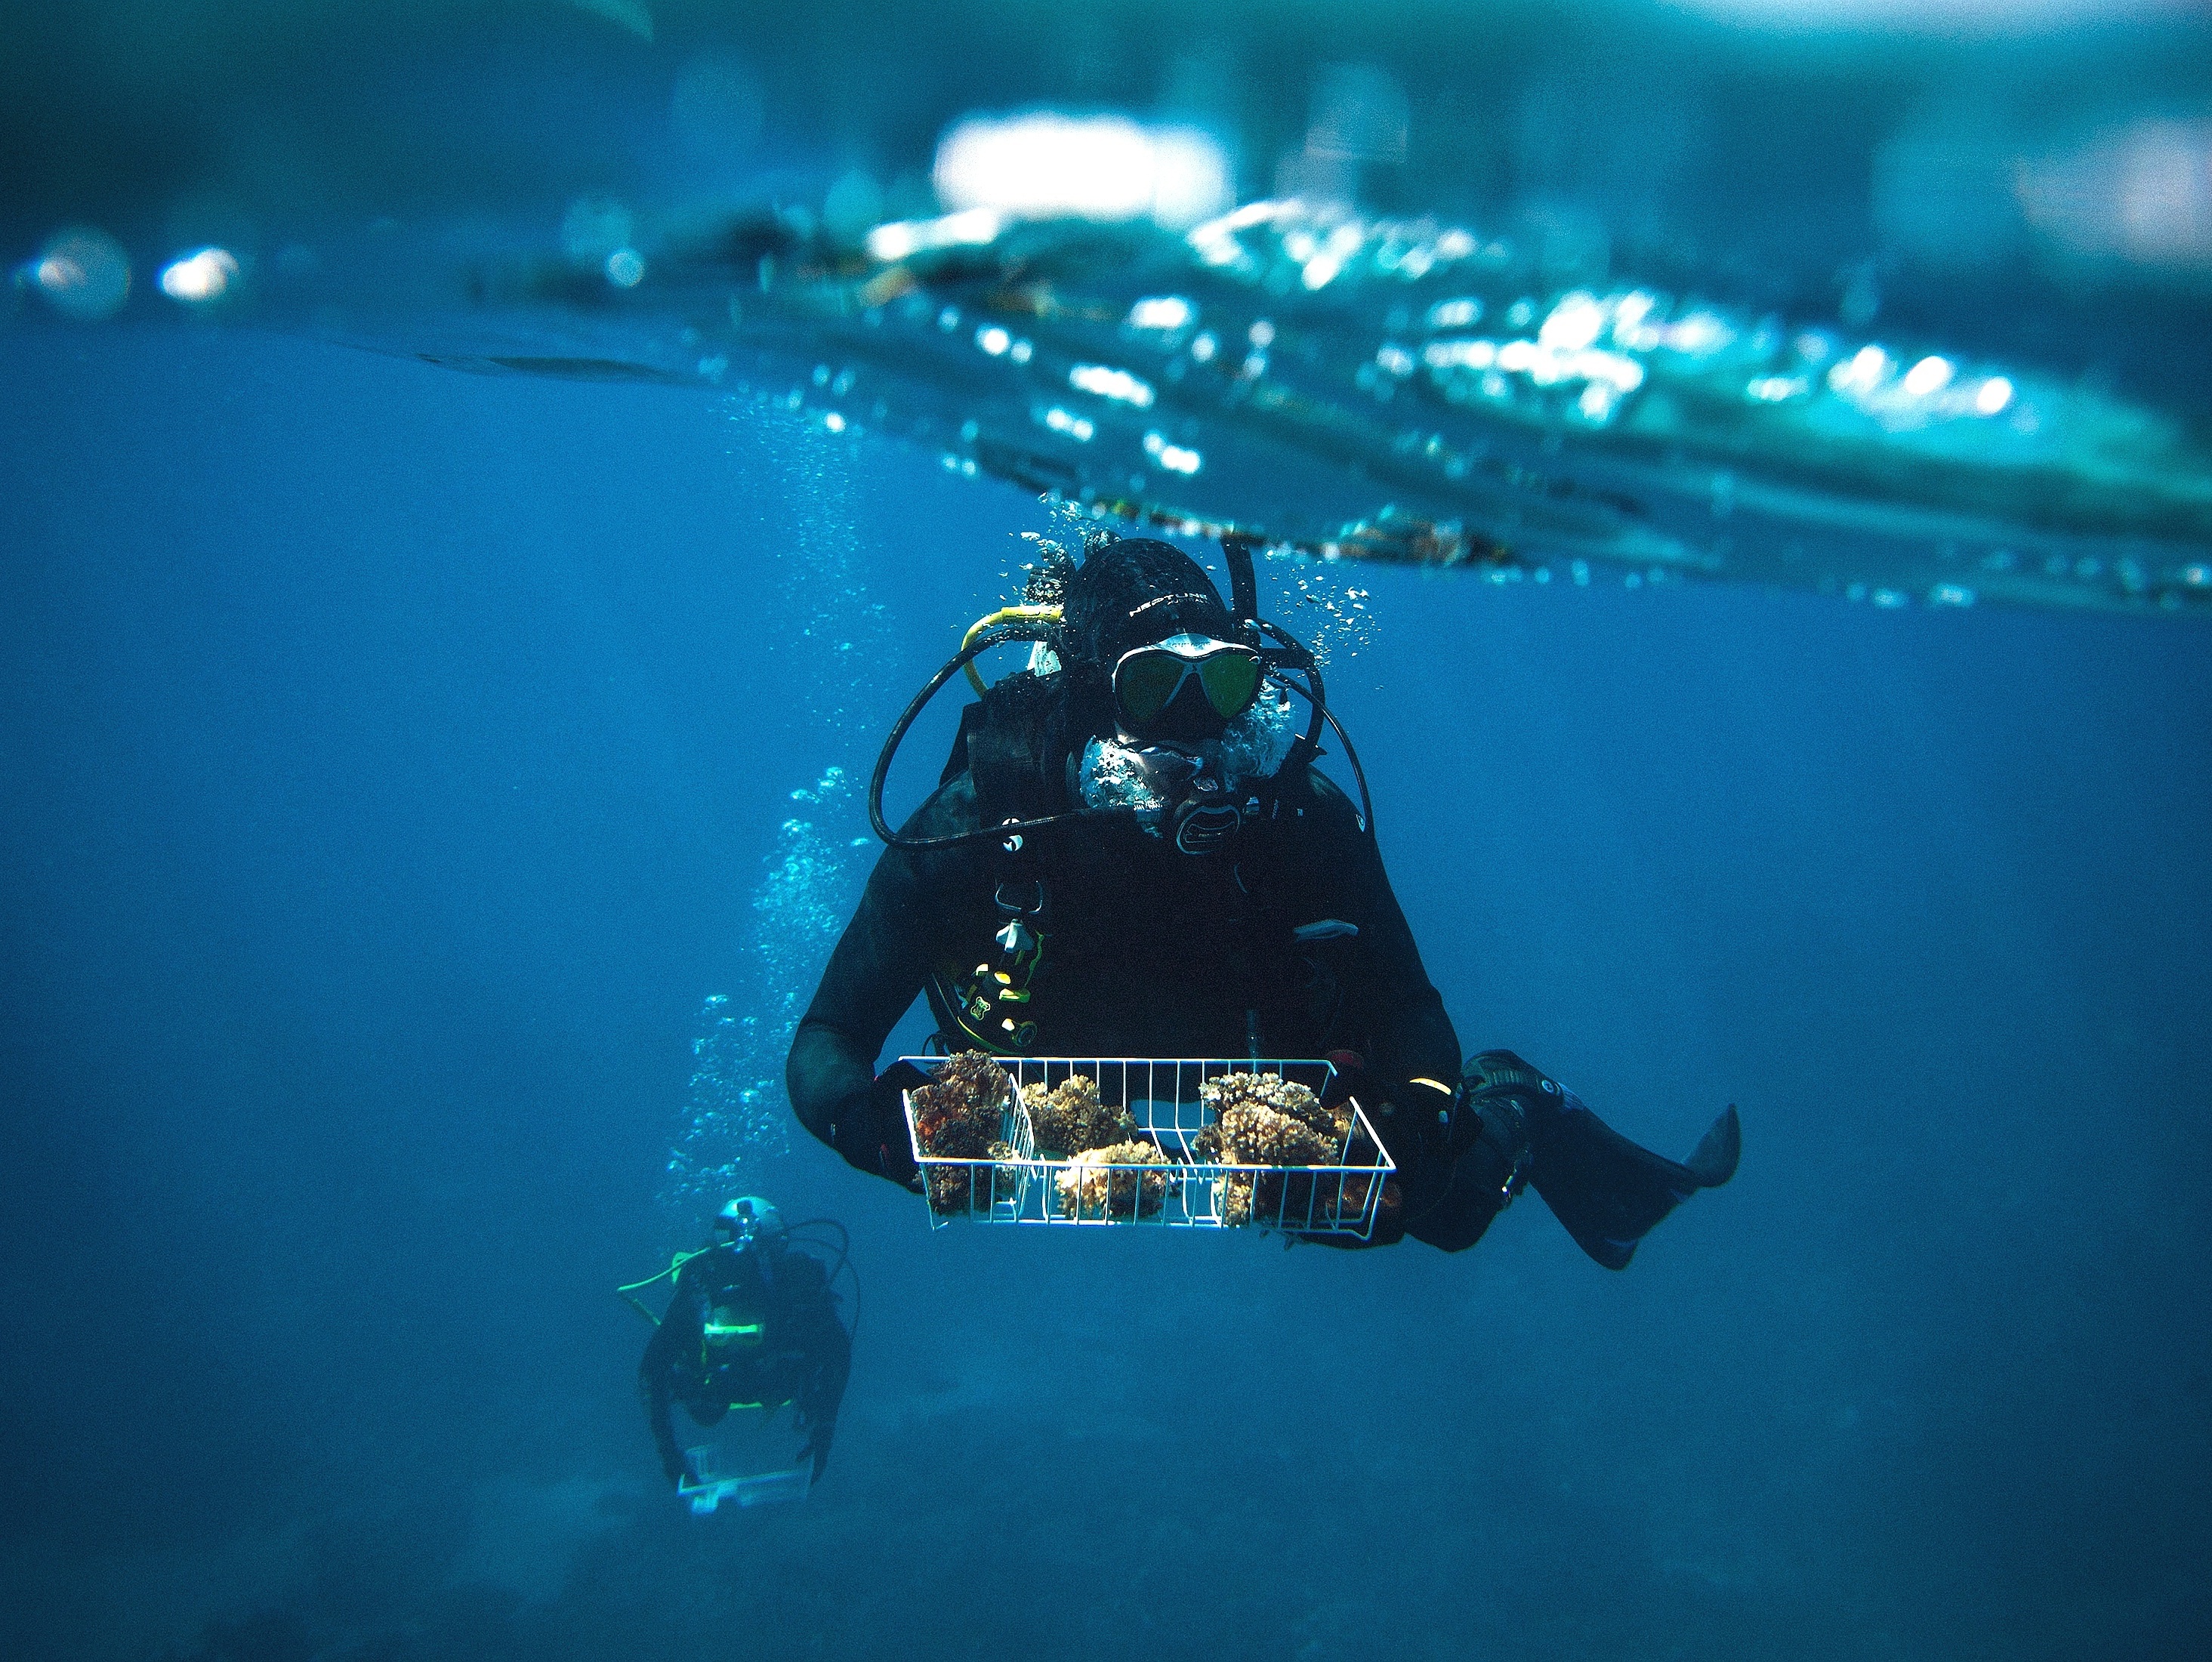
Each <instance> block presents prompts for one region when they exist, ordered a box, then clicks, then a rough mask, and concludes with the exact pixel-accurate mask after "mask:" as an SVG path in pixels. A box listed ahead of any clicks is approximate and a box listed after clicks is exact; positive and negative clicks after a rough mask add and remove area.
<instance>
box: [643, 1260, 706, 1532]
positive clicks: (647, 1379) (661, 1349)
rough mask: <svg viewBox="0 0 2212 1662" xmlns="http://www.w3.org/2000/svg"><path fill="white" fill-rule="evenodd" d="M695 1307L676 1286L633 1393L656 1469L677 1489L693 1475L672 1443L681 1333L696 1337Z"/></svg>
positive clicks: (681, 1356)
mask: <svg viewBox="0 0 2212 1662" xmlns="http://www.w3.org/2000/svg"><path fill="white" fill-rule="evenodd" d="M696 1303H697V1300H696V1295H693V1296H687V1295H686V1291H685V1289H684V1287H683V1286H682V1285H681V1284H680V1283H679V1284H678V1288H677V1291H676V1296H675V1297H674V1298H672V1299H671V1300H670V1301H668V1313H667V1314H666V1315H665V1316H664V1317H662V1318H661V1322H660V1325H659V1326H658V1327H656V1328H654V1329H653V1337H652V1338H651V1339H649V1340H647V1343H646V1347H645V1359H644V1360H643V1361H642V1362H640V1363H639V1364H638V1368H637V1393H638V1395H639V1396H640V1397H641V1398H643V1399H644V1401H645V1417H646V1422H647V1425H649V1426H650V1427H651V1428H653V1447H655V1448H657V1449H658V1450H659V1452H660V1469H661V1470H662V1471H665V1473H667V1474H668V1481H669V1482H670V1483H671V1484H673V1485H674V1486H676V1487H677V1488H679V1489H680V1488H682V1487H683V1484H684V1479H685V1478H686V1477H690V1476H692V1475H693V1473H692V1471H691V1467H690V1460H689V1459H687V1458H686V1456H685V1455H684V1451H683V1450H682V1449H681V1448H679V1447H678V1446H677V1442H676V1422H675V1405H676V1374H677V1370H678V1368H681V1367H682V1366H683V1362H684V1356H683V1346H684V1333H685V1332H686V1331H687V1330H688V1331H690V1332H691V1333H692V1334H693V1335H694V1336H695V1337H696V1333H697V1331H698V1321H697V1312H696Z"/></svg>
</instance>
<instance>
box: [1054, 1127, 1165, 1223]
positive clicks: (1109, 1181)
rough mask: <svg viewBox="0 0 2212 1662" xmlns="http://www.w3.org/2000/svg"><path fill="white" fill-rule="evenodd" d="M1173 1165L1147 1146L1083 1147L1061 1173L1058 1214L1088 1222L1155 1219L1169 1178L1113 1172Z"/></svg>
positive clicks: (1158, 1173)
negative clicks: (1132, 1168)
mask: <svg viewBox="0 0 2212 1662" xmlns="http://www.w3.org/2000/svg"><path fill="white" fill-rule="evenodd" d="M1172 1163H1173V1162H1171V1161H1170V1160H1169V1159H1168V1157H1167V1156H1165V1155H1164V1154H1162V1153H1161V1152H1160V1151H1159V1150H1158V1149H1157V1148H1155V1147H1153V1146H1152V1144H1151V1143H1136V1142H1130V1143H1112V1144H1109V1146H1107V1147H1105V1148H1103V1149H1084V1150H1083V1151H1082V1152H1080V1153H1079V1154H1078V1155H1077V1156H1075V1158H1074V1159H1073V1161H1071V1162H1069V1163H1068V1167H1067V1169H1066V1171H1064V1172H1062V1173H1060V1178H1059V1187H1060V1216H1063V1217H1073V1218H1078V1219H1086V1220H1097V1219H1102V1218H1121V1219H1125V1220H1126V1219H1133V1218H1141V1217H1158V1216H1159V1215H1160V1209H1161V1208H1162V1207H1163V1206H1164V1205H1165V1204H1166V1203H1167V1193H1168V1179H1167V1174H1166V1173H1165V1172H1164V1171H1163V1172H1153V1171H1150V1170H1146V1171H1127V1170H1116V1169H1115V1168H1126V1167H1130V1166H1143V1167H1154V1166H1162V1167H1164V1166H1168V1165H1171V1164H1172Z"/></svg>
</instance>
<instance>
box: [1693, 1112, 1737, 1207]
mask: <svg viewBox="0 0 2212 1662" xmlns="http://www.w3.org/2000/svg"><path fill="white" fill-rule="evenodd" d="M1742 1157H1743V1122H1742V1121H1741V1119H1737V1118H1736V1112H1735V1103H1733V1102H1731V1103H1729V1105H1728V1109H1727V1111H1726V1112H1725V1113H1723V1114H1722V1115H1721V1117H1720V1118H1719V1119H1716V1120H1714V1121H1713V1123H1712V1124H1711V1125H1710V1126H1708V1127H1707V1128H1706V1130H1705V1135H1704V1136H1703V1137H1699V1139H1698V1146H1697V1147H1696V1148H1695V1149H1692V1150H1691V1153H1690V1157H1689V1158H1688V1159H1687V1160H1686V1161H1684V1162H1682V1164H1683V1166H1684V1167H1685V1168H1687V1170H1688V1171H1689V1174H1690V1175H1691V1176H1692V1177H1694V1178H1696V1179H1697V1180H1698V1186H1699V1188H1701V1189H1717V1188H1719V1187H1720V1186H1721V1185H1722V1184H1723V1183H1725V1182H1727V1181H1728V1180H1729V1179H1730V1178H1732V1177H1734V1176H1735V1168H1736V1162H1738V1161H1739V1160H1741V1159H1742Z"/></svg>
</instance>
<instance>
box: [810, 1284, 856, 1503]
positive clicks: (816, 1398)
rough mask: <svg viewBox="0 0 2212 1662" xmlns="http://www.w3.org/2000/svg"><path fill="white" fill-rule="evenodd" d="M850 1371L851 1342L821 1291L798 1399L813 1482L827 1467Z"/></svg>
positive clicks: (825, 1293) (826, 1295)
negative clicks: (804, 1374)
mask: <svg viewBox="0 0 2212 1662" xmlns="http://www.w3.org/2000/svg"><path fill="white" fill-rule="evenodd" d="M852 1368H853V1341H852V1338H851V1337H850V1336H849V1335H848V1334H847V1332H846V1331H845V1324H844V1323H842V1322H841V1321H839V1320H838V1319H837V1313H836V1308H835V1307H834V1306H833V1305H832V1304H831V1303H830V1301H829V1293H828V1292H827V1291H826V1290H825V1291H824V1292H823V1295H822V1301H821V1304H820V1305H819V1307H818V1314H817V1319H816V1321H815V1324H814V1328H813V1331H812V1333H811V1339H810V1343H809V1344H808V1346H807V1352H806V1383H805V1385H804V1386H802V1387H801V1388H800V1391H799V1420H800V1422H801V1423H802V1424H804V1425H805V1427H806V1428H807V1432H808V1436H807V1439H806V1447H805V1451H804V1452H805V1453H807V1454H810V1455H811V1456H812V1457H813V1459H814V1481H816V1482H817V1483H819V1482H820V1481H821V1479H822V1472H823V1468H824V1467H825V1466H827V1465H829V1442H830V1440H831V1439H832V1438H833V1437H835V1436H836V1435H837V1409H838V1405H839V1404H842V1402H843V1401H844V1400H845V1381H846V1379H847V1378H848V1376H849V1375H850V1374H851V1372H852Z"/></svg>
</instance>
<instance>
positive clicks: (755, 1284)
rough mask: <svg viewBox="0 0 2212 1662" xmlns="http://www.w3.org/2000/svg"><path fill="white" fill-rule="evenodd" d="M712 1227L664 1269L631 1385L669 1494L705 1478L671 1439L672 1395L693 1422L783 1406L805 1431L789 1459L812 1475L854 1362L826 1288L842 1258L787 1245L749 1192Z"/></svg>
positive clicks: (824, 1459)
mask: <svg viewBox="0 0 2212 1662" xmlns="http://www.w3.org/2000/svg"><path fill="white" fill-rule="evenodd" d="M796 1227H797V1228H802V1229H803V1228H805V1227H806V1226H805V1224H800V1225H798V1226H796ZM833 1227H838V1226H833ZM714 1230H715V1234H716V1235H717V1236H718V1237H719V1238H718V1239H717V1240H716V1241H715V1242H714V1245H712V1246H708V1247H707V1248H706V1249H705V1250H704V1251H702V1252H697V1253H690V1254H689V1255H688V1256H682V1257H679V1258H678V1260H677V1262H676V1264H675V1265H673V1266H672V1268H673V1271H674V1274H675V1277H676V1291H675V1293H674V1295H672V1296H671V1298H670V1299H669V1301H668V1309H667V1312H666V1313H665V1314H664V1315H662V1316H661V1317H660V1318H659V1324H658V1325H656V1326H655V1327H654V1329H653V1337H652V1339H651V1340H650V1341H648V1342H647V1345H646V1347H645V1357H644V1360H643V1361H642V1362H641V1363H640V1364H639V1366H638V1373H637V1384H638V1392H639V1394H640V1395H641V1396H642V1397H643V1398H645V1412H646V1418H647V1422H649V1423H650V1424H651V1426H652V1428H653V1443H654V1445H655V1446H656V1447H658V1448H659V1451H660V1469H661V1470H662V1471H665V1472H666V1473H667V1474H668V1481H669V1482H670V1483H672V1484H674V1485H675V1486H676V1488H677V1489H678V1490H679V1491H682V1490H686V1489H689V1488H690V1487H691V1486H693V1485H696V1484H698V1483H700V1482H701V1480H702V1477H704V1476H705V1474H704V1473H702V1472H699V1471H694V1470H693V1469H692V1465H691V1460H690V1456H689V1455H688V1454H687V1453H685V1452H684V1449H683V1448H682V1447H680V1446H679V1445H678V1442H677V1441H676V1422H675V1417H674V1413H673V1410H674V1408H675V1405H676V1404H678V1403H681V1404H683V1405H684V1410H685V1412H687V1413H688V1414H690V1416H691V1417H692V1418H693V1419H694V1420H696V1422H698V1423H699V1424H701V1425H702V1426H713V1425H717V1424H719V1423H720V1422H721V1420H722V1418H723V1416H726V1414H728V1413H729V1411H730V1410H732V1409H733V1408H761V1409H767V1410H775V1409H777V1408H781V1407H782V1406H783V1405H784V1404H791V1405H792V1407H793V1411H794V1415H795V1417H796V1421H797V1425H798V1428H799V1430H801V1431H803V1432H805V1434H806V1446H805V1448H803V1449H802V1450H801V1451H800V1458H801V1459H802V1460H806V1461H811V1480H819V1479H820V1477H821V1476H822V1471H823V1467H824V1466H826V1465H829V1442H830V1439H831V1438H832V1437H833V1436H835V1435H836V1430H837V1405H838V1404H839V1403H840V1402H842V1400H843V1399H844V1396H845V1376H846V1374H847V1373H848V1371H849V1370H850V1368H851V1367H852V1360H853V1345H852V1338H851V1336H850V1335H849V1334H848V1332H847V1331H846V1329H845V1325H844V1323H843V1322H842V1321H841V1320H839V1319H838V1316H837V1299H836V1294H835V1293H834V1292H833V1291H832V1290H831V1289H830V1283H831V1282H832V1280H833V1279H835V1277H836V1272H837V1269H839V1268H842V1267H843V1265H844V1263H845V1261H846V1260H845V1259H844V1255H843V1254H842V1252H841V1253H840V1254H839V1260H838V1265H836V1267H833V1268H825V1267H824V1265H823V1263H822V1261H821V1260H820V1259H817V1258H815V1257H813V1256H812V1255H811V1253H805V1252H800V1251H798V1250H796V1249H795V1246H794V1244H793V1236H792V1234H791V1231H789V1230H787V1229H786V1228H785V1227H784V1223H783V1218H782V1216H781V1213H779V1212H778V1211H777V1210H776V1209H775V1207H774V1206H772V1205H770V1204H769V1203H768V1202H767V1201H765V1200H763V1199H762V1198H760V1197H759V1196H757V1195H746V1196H744V1197H742V1198H738V1199H736V1200H732V1202H730V1203H729V1204H728V1205H726V1206H725V1207H723V1208H722V1210H721V1212H720V1215H719V1216H717V1217H716V1218H715V1220H714ZM832 1250H835V1249H832ZM662 1273H663V1274H666V1273H668V1271H663V1272H662ZM659 1279H660V1277H659V1276H655V1277H653V1280H655V1281H658V1280H659ZM639 1284H640V1285H647V1284H649V1283H639ZM634 1291H635V1288H624V1289H623V1292H624V1294H625V1295H628V1294H629V1293H632V1292H634ZM639 1307H640V1308H641V1309H643V1308H644V1307H643V1306H642V1305H641V1306H639ZM646 1313H647V1315H648V1316H650V1315H651V1314H652V1312H651V1311H650V1310H647V1311H646Z"/></svg>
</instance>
